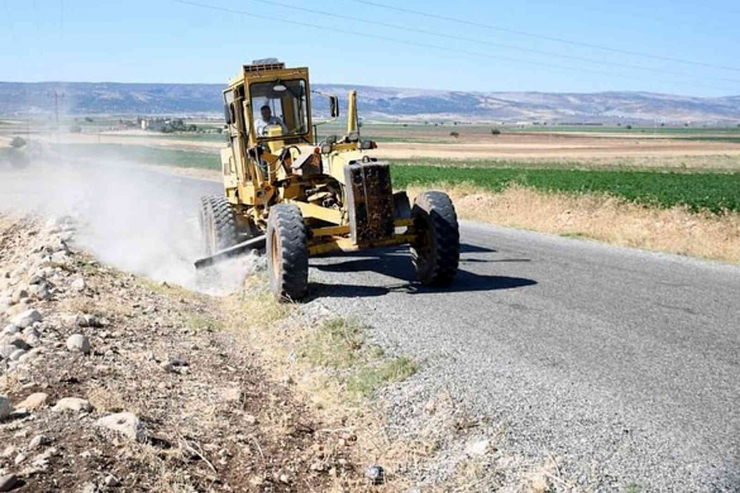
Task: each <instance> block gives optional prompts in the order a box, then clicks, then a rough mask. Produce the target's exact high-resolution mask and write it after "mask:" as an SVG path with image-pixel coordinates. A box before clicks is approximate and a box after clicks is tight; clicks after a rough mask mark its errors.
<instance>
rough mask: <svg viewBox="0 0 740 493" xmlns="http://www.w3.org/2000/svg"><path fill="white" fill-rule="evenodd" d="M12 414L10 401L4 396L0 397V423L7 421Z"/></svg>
mask: <svg viewBox="0 0 740 493" xmlns="http://www.w3.org/2000/svg"><path fill="white" fill-rule="evenodd" d="M12 412H13V405H12V404H11V403H10V399H8V398H7V397H6V396H4V395H0V421H2V420H4V419H7V418H8V416H10V413H12Z"/></svg>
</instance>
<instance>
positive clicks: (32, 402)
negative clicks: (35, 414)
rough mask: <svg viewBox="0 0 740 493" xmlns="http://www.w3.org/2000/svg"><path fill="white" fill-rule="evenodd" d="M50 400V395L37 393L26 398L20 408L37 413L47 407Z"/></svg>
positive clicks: (19, 405)
mask: <svg viewBox="0 0 740 493" xmlns="http://www.w3.org/2000/svg"><path fill="white" fill-rule="evenodd" d="M48 400H49V394H45V393H43V392H36V393H34V394H31V395H29V396H28V397H26V398H25V399H24V400H23V401H22V402H21V403H19V404H18V407H19V408H23V409H28V410H29V411H35V410H36V409H41V408H43V407H45V406H46V402H47V401H48Z"/></svg>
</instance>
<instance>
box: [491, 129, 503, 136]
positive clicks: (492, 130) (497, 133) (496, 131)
mask: <svg viewBox="0 0 740 493" xmlns="http://www.w3.org/2000/svg"><path fill="white" fill-rule="evenodd" d="M491 135H501V130H499V129H497V128H492V129H491Z"/></svg>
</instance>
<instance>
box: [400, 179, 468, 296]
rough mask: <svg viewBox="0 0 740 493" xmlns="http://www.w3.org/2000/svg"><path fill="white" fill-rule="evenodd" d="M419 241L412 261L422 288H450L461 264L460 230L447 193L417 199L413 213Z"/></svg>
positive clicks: (428, 193)
mask: <svg viewBox="0 0 740 493" xmlns="http://www.w3.org/2000/svg"><path fill="white" fill-rule="evenodd" d="M411 217H412V218H413V220H414V231H415V232H416V235H417V236H416V241H414V242H413V243H412V245H411V258H412V259H413V262H414V267H416V275H417V277H418V279H419V281H420V282H421V283H422V284H426V285H429V286H449V285H450V284H452V281H453V280H454V279H455V275H456V274H457V267H458V264H459V263H460V230H459V226H458V224H457V214H456V213H455V207H454V206H453V205H452V201H451V200H450V198H449V197H448V196H447V194H446V193H443V192H425V193H422V194H421V195H419V196H418V197H416V200H415V201H414V207H413V209H412V210H411Z"/></svg>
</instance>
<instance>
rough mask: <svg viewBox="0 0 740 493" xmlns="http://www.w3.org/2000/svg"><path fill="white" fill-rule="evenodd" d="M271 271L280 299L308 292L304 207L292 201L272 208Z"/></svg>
mask: <svg viewBox="0 0 740 493" xmlns="http://www.w3.org/2000/svg"><path fill="white" fill-rule="evenodd" d="M267 271H268V274H269V277H270V289H271V290H272V292H273V294H274V295H275V297H276V298H277V299H278V300H279V301H298V300H300V299H303V298H305V297H306V295H307V294H308V239H307V235H306V225H305V223H304V222H303V215H302V214H301V210H300V209H299V208H298V207H297V206H295V205H290V204H280V205H275V206H273V207H272V208H270V217H269V218H268V221H267Z"/></svg>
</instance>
